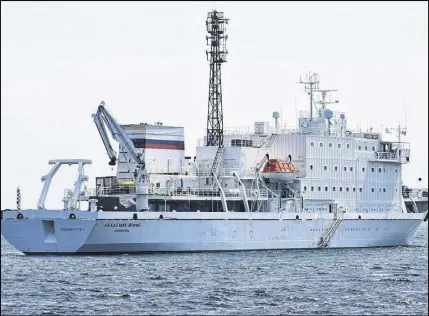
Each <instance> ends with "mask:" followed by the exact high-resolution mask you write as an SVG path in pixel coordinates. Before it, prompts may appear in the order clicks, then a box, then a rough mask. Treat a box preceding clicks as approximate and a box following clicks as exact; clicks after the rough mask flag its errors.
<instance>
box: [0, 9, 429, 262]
mask: <svg viewBox="0 0 429 316" xmlns="http://www.w3.org/2000/svg"><path fill="white" fill-rule="evenodd" d="M228 21H229V19H227V18H226V17H225V16H224V13H223V12H219V11H216V10H214V11H211V12H209V13H208V15H207V20H206V28H207V32H208V36H207V37H206V39H207V44H208V45H209V50H207V51H206V55H207V59H208V60H209V61H210V79H209V99H208V115H207V129H206V134H205V135H204V136H203V138H202V139H200V140H198V145H197V148H196V155H195V156H194V157H192V156H186V155H185V142H184V128H183V127H179V126H169V125H164V124H163V123H162V122H156V123H154V124H148V123H137V124H119V123H118V122H117V121H116V120H115V118H114V117H113V115H112V114H111V113H110V111H109V110H108V109H107V107H106V104H105V103H104V102H103V101H102V102H100V104H99V105H98V107H97V111H96V113H95V114H93V115H92V119H93V120H94V123H95V125H96V127H97V130H98V132H99V134H100V137H101V139H102V142H103V144H104V146H105V149H106V152H107V155H108V157H109V159H110V160H109V163H108V164H109V165H111V166H112V167H113V166H116V176H105V177H96V179H95V188H87V186H86V183H87V182H88V180H89V179H88V177H87V176H86V175H85V168H87V167H89V166H90V165H91V163H92V161H91V160H90V159H55V160H51V161H49V165H50V166H51V167H52V168H51V170H50V171H49V172H48V173H47V174H46V175H45V176H43V177H42V182H43V188H42V192H41V195H40V198H39V201H38V203H37V208H34V209H22V208H21V195H20V191H19V188H18V190H17V205H16V208H15V209H6V210H2V220H1V233H2V235H3V236H4V238H5V239H6V240H7V241H8V242H9V243H10V244H11V245H12V246H13V247H15V248H16V249H17V250H19V251H20V252H22V253H24V254H27V255H36V254H43V255H46V254H54V255H60V254H67V255H69V254H74V255H77V254H83V255H85V254H117V253H152V252H201V251H242V250H285V249H326V248H344V247H383V246H407V245H410V244H411V243H412V241H413V236H414V234H415V232H416V230H417V229H418V228H419V226H420V225H421V224H422V223H423V222H425V221H427V219H428V208H427V203H428V200H427V189H426V190H415V189H410V188H408V187H406V186H404V185H403V182H402V167H403V166H404V165H405V164H408V163H410V157H411V156H410V146H409V143H407V142H404V141H401V136H404V135H406V129H405V128H401V126H399V127H398V128H396V127H395V128H393V129H392V130H395V131H396V132H397V138H396V140H391V139H387V137H385V135H384V134H383V133H378V132H374V131H373V130H371V129H370V130H366V131H362V130H352V129H350V128H348V125H347V116H346V114H345V113H344V112H337V111H333V110H332V109H331V107H332V106H334V105H335V104H337V103H338V102H337V101H332V98H331V96H332V93H333V92H335V91H336V90H332V89H321V87H320V79H319V75H318V74H317V73H311V72H310V73H308V74H307V75H306V76H305V77H304V78H300V81H299V83H300V84H302V85H304V88H305V93H306V94H308V96H309V108H308V109H309V111H302V112H300V115H299V117H298V122H297V123H298V125H297V127H294V128H292V127H285V126H283V125H281V124H280V123H279V118H280V114H279V113H278V112H273V115H272V118H271V119H273V121H274V122H273V123H274V124H273V125H271V124H270V122H267V121H257V122H255V123H254V125H253V126H252V127H243V128H233V129H231V128H229V129H228V128H224V126H223V108H222V88H221V87H222V86H221V67H222V65H223V64H224V63H225V62H226V56H227V50H226V39H227V35H226V25H227V24H228ZM109 133H110V135H111V138H112V139H113V140H115V141H116V142H117V143H118V144H117V147H115V146H114V145H112V144H111V142H110V140H109ZM64 165H68V166H75V167H77V169H78V177H77V180H76V182H75V184H74V187H73V189H66V190H65V193H64V196H63V198H62V202H63V206H62V208H58V209H50V210H49V209H46V207H45V200H46V197H47V194H48V191H49V187H50V184H51V181H52V178H53V177H54V176H55V174H56V172H57V171H58V169H59V168H60V167H61V166H64Z"/></svg>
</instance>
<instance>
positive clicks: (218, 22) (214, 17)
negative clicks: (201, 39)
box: [206, 10, 229, 146]
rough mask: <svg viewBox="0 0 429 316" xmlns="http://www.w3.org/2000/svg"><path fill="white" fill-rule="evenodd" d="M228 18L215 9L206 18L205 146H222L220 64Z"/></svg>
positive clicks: (224, 51) (226, 37) (224, 50)
mask: <svg viewBox="0 0 429 316" xmlns="http://www.w3.org/2000/svg"><path fill="white" fill-rule="evenodd" d="M228 20H229V19H226V18H224V14H223V12H217V11H216V10H213V11H212V12H209V13H208V16H207V20H206V26H207V33H209V35H208V36H206V41H207V45H210V51H206V56H207V60H210V79H209V100H208V115H207V143H206V146H223V110H222V80H221V74H222V72H221V65H222V63H224V62H226V54H227V53H228V51H227V50H226V40H227V39H228V35H226V34H225V31H226V24H228ZM209 55H210V57H209Z"/></svg>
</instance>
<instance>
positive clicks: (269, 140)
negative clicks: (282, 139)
mask: <svg viewBox="0 0 429 316" xmlns="http://www.w3.org/2000/svg"><path fill="white" fill-rule="evenodd" d="M276 139H277V134H271V135H270V136H269V137H267V139H266V140H265V141H264V143H263V144H262V146H263V147H265V148H271V147H272V146H273V145H274V142H275V141H276Z"/></svg>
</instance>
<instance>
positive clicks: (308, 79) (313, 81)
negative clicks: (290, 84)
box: [299, 72, 319, 120]
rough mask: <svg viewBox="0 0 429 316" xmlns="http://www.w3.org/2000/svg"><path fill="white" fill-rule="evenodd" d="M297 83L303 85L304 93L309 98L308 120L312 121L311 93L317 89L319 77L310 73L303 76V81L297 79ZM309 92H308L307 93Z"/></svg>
mask: <svg viewBox="0 0 429 316" xmlns="http://www.w3.org/2000/svg"><path fill="white" fill-rule="evenodd" d="M299 83H302V84H304V88H305V92H307V93H308V95H309V96H310V120H312V119H313V92H314V90H315V89H317V88H318V85H319V75H318V74H316V73H313V74H311V73H310V72H309V73H308V74H307V75H306V76H305V80H304V81H303V80H302V79H301V77H299ZM308 91H309V92H308Z"/></svg>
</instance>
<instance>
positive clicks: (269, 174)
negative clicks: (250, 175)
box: [262, 159, 299, 182]
mask: <svg viewBox="0 0 429 316" xmlns="http://www.w3.org/2000/svg"><path fill="white" fill-rule="evenodd" d="M298 174H299V170H298V169H296V168H295V166H294V165H293V164H292V163H291V162H290V161H286V160H281V159H269V160H268V162H267V163H266V164H265V166H264V169H263V171H262V176H263V177H264V178H266V179H269V180H270V181H273V182H275V181H292V180H295V179H296V178H297V177H298Z"/></svg>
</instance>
